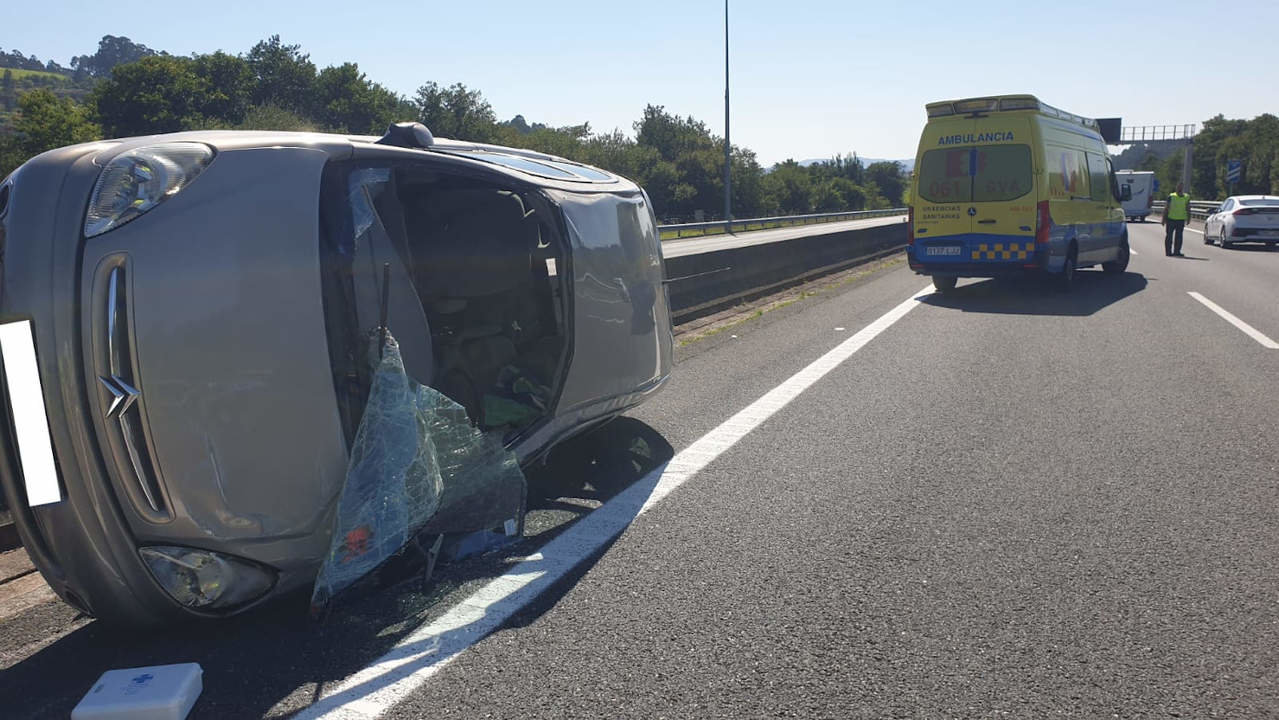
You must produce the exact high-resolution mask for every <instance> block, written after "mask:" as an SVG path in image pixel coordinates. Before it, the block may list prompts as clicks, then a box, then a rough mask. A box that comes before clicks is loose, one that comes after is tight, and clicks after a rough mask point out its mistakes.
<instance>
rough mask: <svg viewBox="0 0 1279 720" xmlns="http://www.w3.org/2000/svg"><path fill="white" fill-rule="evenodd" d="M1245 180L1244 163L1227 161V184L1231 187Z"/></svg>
mask: <svg viewBox="0 0 1279 720" xmlns="http://www.w3.org/2000/svg"><path fill="white" fill-rule="evenodd" d="M1242 179H1243V161H1242V160H1227V161H1226V182H1228V183H1230V184H1231V185H1233V184H1235V183H1237V182H1239V181H1240V180H1242Z"/></svg>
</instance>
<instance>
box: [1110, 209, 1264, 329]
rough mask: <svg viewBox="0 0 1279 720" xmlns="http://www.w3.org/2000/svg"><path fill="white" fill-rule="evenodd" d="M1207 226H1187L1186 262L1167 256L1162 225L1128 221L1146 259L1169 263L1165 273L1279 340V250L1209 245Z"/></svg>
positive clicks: (1132, 238) (1134, 243)
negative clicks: (1204, 237)
mask: <svg viewBox="0 0 1279 720" xmlns="http://www.w3.org/2000/svg"><path fill="white" fill-rule="evenodd" d="M1202 228H1203V224H1202V223H1199V222H1196V223H1194V224H1193V227H1191V228H1187V230H1186V234H1185V242H1184V244H1183V246H1182V253H1183V254H1184V255H1186V257H1185V258H1174V259H1168V258H1164V256H1163V228H1162V227H1161V226H1160V225H1159V224H1158V223H1129V224H1128V232H1129V238H1130V241H1131V245H1132V248H1133V249H1134V250H1136V251H1137V252H1139V253H1143V254H1144V256H1150V257H1157V258H1159V259H1161V260H1165V259H1167V260H1169V262H1168V263H1161V264H1160V265H1159V267H1160V272H1161V273H1162V274H1164V275H1166V276H1167V277H1168V278H1170V279H1175V281H1176V282H1178V283H1182V284H1184V285H1185V287H1186V289H1187V290H1194V291H1196V292H1200V293H1202V294H1203V295H1204V296H1205V297H1208V298H1210V299H1212V300H1213V301H1214V302H1216V303H1217V304H1218V305H1221V306H1222V307H1224V308H1225V309H1227V310H1229V311H1230V312H1231V313H1233V314H1234V315H1236V316H1238V317H1239V318H1240V319H1242V320H1244V321H1245V322H1247V323H1248V324H1250V325H1252V326H1253V327H1255V328H1257V329H1258V330H1260V331H1261V332H1263V333H1265V334H1266V335H1267V336H1269V337H1270V338H1271V339H1274V340H1279V311H1276V308H1279V249H1276V250H1272V249H1270V248H1268V247H1266V246H1265V245H1258V244H1246V245H1235V246H1233V247H1231V248H1230V249H1224V248H1222V247H1220V246H1218V245H1206V244H1205V243H1204V241H1203V233H1202V232H1200V230H1202Z"/></svg>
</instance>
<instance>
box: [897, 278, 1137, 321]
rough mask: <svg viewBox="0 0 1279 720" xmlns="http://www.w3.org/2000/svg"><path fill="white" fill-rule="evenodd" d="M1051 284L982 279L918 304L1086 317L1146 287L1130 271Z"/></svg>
mask: <svg viewBox="0 0 1279 720" xmlns="http://www.w3.org/2000/svg"><path fill="white" fill-rule="evenodd" d="M1053 280H1054V278H1051V277H1043V276H1034V275H1028V276H1015V277H1008V278H994V279H983V280H977V281H975V282H968V283H966V284H961V285H959V286H958V287H956V288H955V289H954V290H952V291H950V292H948V293H940V292H933V293H932V294H930V295H927V296H925V297H924V298H922V299H921V302H924V303H927V304H929V305H933V306H936V307H941V308H948V309H951V310H959V311H962V312H972V313H996V314H1008V315H1073V316H1086V315H1092V314H1093V313H1096V312H1097V311H1099V310H1101V309H1103V308H1105V307H1107V306H1110V305H1113V304H1115V303H1117V302H1119V301H1120V300H1123V299H1124V298H1126V297H1128V296H1130V295H1134V294H1136V293H1139V292H1141V291H1142V290H1144V289H1146V284H1147V279H1146V277H1145V276H1144V275H1142V274H1140V273H1135V272H1131V271H1129V272H1126V273H1123V274H1121V275H1107V274H1105V273H1103V272H1101V271H1100V270H1081V271H1079V272H1077V273H1076V274H1075V282H1074V286H1073V287H1071V289H1070V290H1062V289H1061V288H1060V287H1059V286H1058V284H1057V283H1055V282H1053Z"/></svg>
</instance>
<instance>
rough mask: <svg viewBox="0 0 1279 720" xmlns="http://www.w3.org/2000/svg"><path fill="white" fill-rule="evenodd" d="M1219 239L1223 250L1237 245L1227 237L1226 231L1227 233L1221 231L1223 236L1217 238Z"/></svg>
mask: <svg viewBox="0 0 1279 720" xmlns="http://www.w3.org/2000/svg"><path fill="white" fill-rule="evenodd" d="M1217 240H1218V241H1220V242H1221V249H1222V250H1229V249H1230V248H1232V247H1234V246H1235V244H1234V243H1232V242H1230V241H1229V240H1227V239H1226V233H1225V231H1222V233H1221V237H1219V238H1217Z"/></svg>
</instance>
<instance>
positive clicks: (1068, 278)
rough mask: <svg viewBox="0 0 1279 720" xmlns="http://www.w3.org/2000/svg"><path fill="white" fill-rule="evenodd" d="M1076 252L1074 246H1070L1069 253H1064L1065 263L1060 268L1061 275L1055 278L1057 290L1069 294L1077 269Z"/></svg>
mask: <svg viewBox="0 0 1279 720" xmlns="http://www.w3.org/2000/svg"><path fill="white" fill-rule="evenodd" d="M1077 253H1078V251H1077V250H1076V249H1075V246H1074V245H1071V246H1070V251H1069V252H1067V253H1066V263H1065V264H1064V265H1063V266H1062V268H1061V274H1060V275H1058V276H1057V289H1058V290H1061V291H1062V292H1069V291H1070V288H1071V287H1072V286H1073V285H1074V284H1075V269H1076V267H1077V261H1076V260H1075V258H1076V257H1077Z"/></svg>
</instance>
